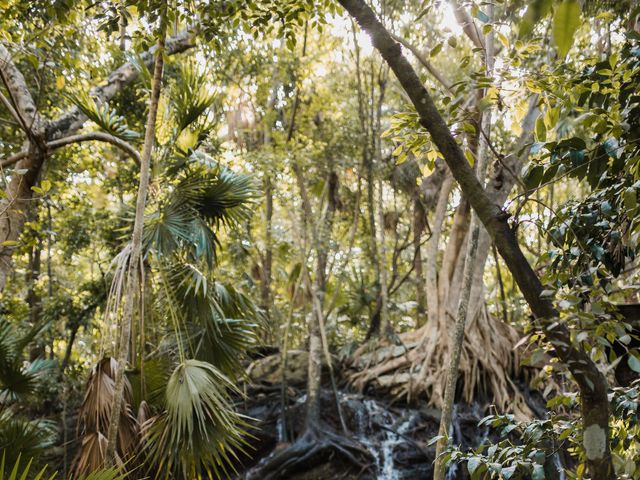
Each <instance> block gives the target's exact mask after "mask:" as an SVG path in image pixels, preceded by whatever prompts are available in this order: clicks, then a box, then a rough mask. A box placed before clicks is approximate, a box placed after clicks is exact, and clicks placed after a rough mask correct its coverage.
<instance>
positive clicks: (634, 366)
mask: <svg viewBox="0 0 640 480" xmlns="http://www.w3.org/2000/svg"><path fill="white" fill-rule="evenodd" d="M627 363H628V364H629V367H630V368H631V370H633V371H634V372H638V373H640V360H638V357H636V356H635V355H629V359H628V360H627Z"/></svg>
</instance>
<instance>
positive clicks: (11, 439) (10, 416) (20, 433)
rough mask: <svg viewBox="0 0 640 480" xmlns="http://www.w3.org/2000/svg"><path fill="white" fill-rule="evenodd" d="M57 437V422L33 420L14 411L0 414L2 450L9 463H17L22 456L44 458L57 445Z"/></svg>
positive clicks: (0, 447) (0, 446)
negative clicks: (46, 452)
mask: <svg viewBox="0 0 640 480" xmlns="http://www.w3.org/2000/svg"><path fill="white" fill-rule="evenodd" d="M57 435H58V432H57V429H56V424H55V422H52V421H49V420H41V419H38V420H31V419H29V418H26V417H24V416H22V415H17V414H16V413H15V412H13V411H12V410H5V411H4V412H2V414H0V450H3V451H4V452H5V454H6V456H7V460H8V461H9V463H14V462H17V461H18V459H19V456H20V455H21V454H22V455H24V456H25V457H28V458H37V457H40V456H42V455H43V454H44V453H45V451H47V450H48V449H50V448H51V447H53V446H54V445H55V442H56V439H57Z"/></svg>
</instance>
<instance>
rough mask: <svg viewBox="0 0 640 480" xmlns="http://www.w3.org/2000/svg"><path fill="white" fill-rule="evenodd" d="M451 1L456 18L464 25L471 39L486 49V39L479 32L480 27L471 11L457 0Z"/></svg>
mask: <svg viewBox="0 0 640 480" xmlns="http://www.w3.org/2000/svg"><path fill="white" fill-rule="evenodd" d="M449 3H450V4H451V7H452V8H453V14H454V15H455V16H456V20H458V23H459V24H460V26H461V27H462V30H463V31H464V33H465V34H466V35H467V37H469V40H471V42H472V43H473V44H474V45H475V46H476V47H477V48H482V49H484V48H485V47H484V40H483V38H482V36H481V35H480V34H479V33H478V28H477V27H476V23H475V22H474V21H473V18H472V17H471V15H469V12H468V11H467V10H466V9H465V8H464V7H463V6H462V5H460V4H459V3H458V2H457V1H456V0H450V1H449Z"/></svg>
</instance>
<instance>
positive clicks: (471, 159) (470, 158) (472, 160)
mask: <svg viewBox="0 0 640 480" xmlns="http://www.w3.org/2000/svg"><path fill="white" fill-rule="evenodd" d="M464 156H465V157H466V158H467V161H468V162H469V165H471V166H472V167H473V164H474V163H476V159H475V158H474V156H473V153H471V150H469V149H468V148H467V149H465V151H464Z"/></svg>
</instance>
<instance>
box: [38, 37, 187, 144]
mask: <svg viewBox="0 0 640 480" xmlns="http://www.w3.org/2000/svg"><path fill="white" fill-rule="evenodd" d="M195 33H196V31H195V30H189V31H185V32H181V33H179V34H178V35H175V36H173V37H171V38H170V39H168V40H167V43H166V47H165V55H175V54H177V53H181V52H184V51H185V50H188V49H190V48H193V47H194V46H195V41H194V40H195ZM156 49H157V46H154V47H152V48H151V49H149V50H148V51H146V52H144V53H143V54H142V55H140V58H141V60H142V62H143V63H144V64H145V65H146V66H147V67H152V66H153V63H154V54H155V51H156ZM136 78H138V70H137V69H136V67H135V65H134V64H133V63H131V62H127V63H125V64H123V65H121V66H120V67H119V68H117V69H116V70H114V71H113V72H112V73H111V74H110V75H109V76H108V77H107V79H106V81H105V83H104V84H103V85H100V86H98V87H95V88H93V89H92V90H91V92H90V95H91V96H92V97H93V98H94V99H95V100H96V102H97V103H103V102H108V101H109V100H111V99H112V98H113V97H115V96H116V94H117V93H118V92H120V91H121V90H122V89H123V87H125V86H127V85H129V84H131V83H133V82H134V81H135V80H136ZM86 121H87V117H86V116H85V115H84V114H83V113H82V111H80V109H79V108H78V107H77V106H74V107H72V108H71V109H69V110H67V112H65V113H64V114H62V115H61V116H60V117H58V118H57V119H56V120H53V121H52V122H51V123H50V124H49V126H48V128H47V131H46V138H47V140H55V139H57V138H61V137H66V136H69V135H71V134H74V133H76V132H77V131H78V130H79V129H80V128H82V126H83V125H84V123H85V122H86Z"/></svg>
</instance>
